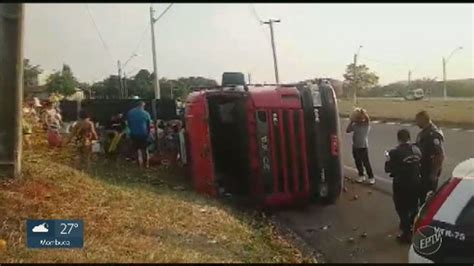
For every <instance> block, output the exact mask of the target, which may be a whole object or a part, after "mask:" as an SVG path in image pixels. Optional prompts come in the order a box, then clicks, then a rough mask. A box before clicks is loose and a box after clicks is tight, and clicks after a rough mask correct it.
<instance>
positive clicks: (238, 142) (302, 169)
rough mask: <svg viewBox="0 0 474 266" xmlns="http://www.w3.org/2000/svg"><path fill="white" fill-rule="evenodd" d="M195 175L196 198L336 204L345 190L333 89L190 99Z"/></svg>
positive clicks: (235, 90) (237, 85)
mask: <svg viewBox="0 0 474 266" xmlns="http://www.w3.org/2000/svg"><path fill="white" fill-rule="evenodd" d="M185 126H186V149H187V152H186V153H187V160H188V167H189V172H190V174H191V176H192V180H193V185H194V188H195V190H196V191H197V192H199V193H204V194H208V195H211V196H216V197H217V196H220V195H223V194H227V195H229V194H230V195H233V196H237V197H240V198H246V199H247V200H249V199H250V200H251V201H252V202H254V204H255V206H257V207H282V206H294V205H302V204H303V205H304V204H307V203H309V202H311V201H313V200H318V199H319V200H321V201H322V202H325V203H334V202H335V201H336V199H337V198H338V197H339V195H340V193H341V191H342V187H343V176H342V165H341V155H340V149H339V143H340V136H339V119H338V109H337V101H336V97H335V93H334V90H333V88H332V87H331V85H330V84H329V82H327V81H324V80H321V81H319V82H317V83H311V84H295V85H248V84H245V81H244V75H243V74H241V73H224V75H223V81H222V86H220V87H214V88H205V89H202V90H199V91H195V92H192V93H191V94H190V95H189V96H188V98H187V100H186V106H185Z"/></svg>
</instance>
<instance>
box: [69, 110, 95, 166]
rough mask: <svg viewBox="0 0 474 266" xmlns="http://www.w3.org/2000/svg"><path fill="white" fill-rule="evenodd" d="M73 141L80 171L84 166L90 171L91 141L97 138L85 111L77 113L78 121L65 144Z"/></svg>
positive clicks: (92, 124)
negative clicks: (77, 154)
mask: <svg viewBox="0 0 474 266" xmlns="http://www.w3.org/2000/svg"><path fill="white" fill-rule="evenodd" d="M73 139H75V144H76V147H77V152H78V153H79V165H80V167H81V169H84V165H85V168H86V169H87V170H90V164H91V154H92V141H93V140H97V139H98V138H97V132H96V131H95V126H94V123H92V121H91V120H90V116H89V114H88V113H87V112H85V111H81V112H80V113H79V121H78V122H77V123H76V124H75V125H74V127H73V129H72V132H71V135H70V137H69V139H68V140H67V142H66V143H69V142H70V141H71V140H73Z"/></svg>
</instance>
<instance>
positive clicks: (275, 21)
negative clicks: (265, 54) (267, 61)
mask: <svg viewBox="0 0 474 266" xmlns="http://www.w3.org/2000/svg"><path fill="white" fill-rule="evenodd" d="M273 23H280V20H279V19H270V20H268V21H264V22H263V24H268V25H269V26H270V37H271V39H272V50H273V65H274V68H275V81H276V84H280V78H279V77H278V63H277V56H276V51H275V38H274V36H273Z"/></svg>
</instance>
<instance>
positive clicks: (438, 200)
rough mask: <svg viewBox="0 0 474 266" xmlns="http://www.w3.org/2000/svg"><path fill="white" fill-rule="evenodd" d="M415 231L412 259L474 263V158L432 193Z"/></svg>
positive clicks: (420, 213)
mask: <svg viewBox="0 0 474 266" xmlns="http://www.w3.org/2000/svg"><path fill="white" fill-rule="evenodd" d="M413 231H414V236H413V243H412V245H411V247H410V250H409V255H408V260H409V262H410V263H433V262H434V263H456V262H459V263H460V262H464V263H466V262H467V263H474V158H471V159H469V160H466V161H464V162H462V163H460V164H459V165H458V166H456V168H455V169H454V171H453V174H452V177H451V179H449V180H448V181H446V182H445V183H444V184H443V185H442V186H441V188H440V189H439V190H438V191H437V192H436V193H433V194H431V195H429V196H428V199H427V201H426V203H425V204H424V206H423V207H422V208H421V209H420V212H419V213H418V216H417V218H416V219H415V223H414V230H413Z"/></svg>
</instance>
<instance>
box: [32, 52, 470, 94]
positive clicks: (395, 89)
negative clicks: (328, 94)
mask: <svg viewBox="0 0 474 266" xmlns="http://www.w3.org/2000/svg"><path fill="white" fill-rule="evenodd" d="M42 71H43V70H42V69H41V67H40V66H39V65H31V64H30V61H29V60H28V59H25V60H24V86H25V87H27V86H31V84H32V83H34V82H32V79H34V78H35V77H36V76H37V75H38V74H41V73H42ZM343 76H344V82H343V85H342V88H341V89H340V90H341V91H340V92H338V94H340V96H342V97H352V95H353V93H354V90H357V95H358V96H360V97H384V96H390V97H400V96H403V95H405V94H406V93H407V92H408V91H409V90H411V89H417V88H421V89H423V90H424V92H425V95H427V96H433V97H440V96H442V95H443V83H442V82H440V81H437V80H436V79H434V78H429V77H425V78H422V79H417V80H413V81H412V82H411V83H410V86H408V84H407V83H404V82H395V83H391V84H388V85H385V86H380V85H379V84H378V82H379V77H378V75H377V74H376V73H375V72H372V71H371V70H370V69H369V67H368V66H367V65H364V64H361V65H357V66H356V67H354V64H349V65H347V66H346V70H345V73H344V74H343ZM153 80H154V73H151V72H149V71H148V70H146V69H142V70H140V71H138V73H137V74H136V75H135V76H133V77H130V78H123V79H122V84H123V85H122V86H123V87H124V88H125V90H126V91H127V93H128V95H129V96H138V97H140V98H142V99H152V98H154V90H153ZM159 83H160V90H161V98H182V99H184V98H185V97H186V96H187V94H188V93H189V92H190V91H191V88H193V87H200V86H203V87H207V86H217V81H215V80H213V79H208V78H204V77H182V78H178V79H166V78H161V79H160V80H159ZM447 86H448V96H450V97H474V79H466V80H452V81H448V82H447ZM46 87H47V91H48V92H50V93H59V94H62V95H64V96H69V95H72V94H74V93H75V89H76V88H80V89H82V90H84V92H85V93H86V94H89V95H90V96H93V97H94V98H100V99H118V98H119V97H120V83H119V80H118V76H117V75H110V76H109V77H107V78H105V79H103V80H102V81H99V82H95V83H93V84H88V83H85V82H79V81H78V80H77V79H76V78H75V77H74V74H73V72H72V70H71V67H69V66H68V65H67V64H64V65H63V67H62V69H61V70H60V71H56V72H54V73H53V74H51V75H50V76H49V77H48V79H47V83H46Z"/></svg>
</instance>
